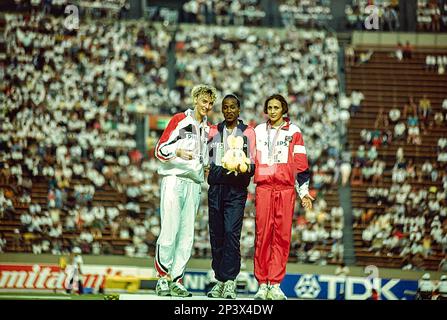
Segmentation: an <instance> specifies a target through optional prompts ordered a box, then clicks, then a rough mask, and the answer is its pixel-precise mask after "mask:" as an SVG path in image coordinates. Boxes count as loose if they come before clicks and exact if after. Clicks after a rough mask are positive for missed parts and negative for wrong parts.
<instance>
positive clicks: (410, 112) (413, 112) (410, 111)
mask: <svg viewBox="0 0 447 320" xmlns="http://www.w3.org/2000/svg"><path fill="white" fill-rule="evenodd" d="M417 115H418V112H417V105H416V103H415V102H414V98H413V96H412V95H410V96H409V97H408V102H407V103H406V104H405V105H404V112H403V118H404V119H405V120H407V119H408V117H410V116H413V117H417Z"/></svg>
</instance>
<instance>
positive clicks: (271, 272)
mask: <svg viewBox="0 0 447 320" xmlns="http://www.w3.org/2000/svg"><path fill="white" fill-rule="evenodd" d="M295 200H296V194H295V189H293V188H291V189H283V190H275V189H272V188H266V187H263V186H260V187H257V188H256V240H255V261H254V273H255V277H256V279H257V280H258V282H259V283H260V284H261V283H268V282H269V283H270V284H277V283H280V282H281V281H282V279H283V278H284V276H285V274H286V265H287V260H288V258H289V251H290V236H291V232H292V218H293V211H294V209H295Z"/></svg>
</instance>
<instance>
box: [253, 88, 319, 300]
mask: <svg viewBox="0 0 447 320" xmlns="http://www.w3.org/2000/svg"><path fill="white" fill-rule="evenodd" d="M287 112H288V105H287V102H286V100H285V99H284V97H282V96H281V95H279V94H275V95H272V96H270V97H269V98H267V100H266V101H265V104H264V113H266V114H267V115H268V118H269V120H268V121H267V122H266V123H262V124H260V125H258V126H257V127H256V128H255V133H256V148H257V150H256V166H255V167H256V169H255V180H254V182H255V183H256V240H255V259H254V273H255V277H256V279H257V280H258V282H259V284H260V286H259V290H258V292H257V293H256V295H255V299H261V300H266V299H272V300H285V299H286V296H285V295H284V293H283V292H282V290H281V288H280V283H281V281H282V279H283V278H284V276H285V273H286V264H287V260H288V257H289V249H290V237H291V229H292V218H293V212H294V208H295V199H296V194H295V189H296V191H298V193H299V195H300V198H301V202H302V205H303V207H304V208H306V209H308V208H312V200H314V199H313V198H312V197H311V196H310V195H309V192H308V190H309V176H310V173H309V166H308V163H307V156H306V148H305V147H304V141H303V136H302V134H301V131H300V129H299V128H298V127H297V126H296V125H295V124H292V123H291V122H290V120H289V119H288V118H287V117H283V116H284V115H285V114H287Z"/></svg>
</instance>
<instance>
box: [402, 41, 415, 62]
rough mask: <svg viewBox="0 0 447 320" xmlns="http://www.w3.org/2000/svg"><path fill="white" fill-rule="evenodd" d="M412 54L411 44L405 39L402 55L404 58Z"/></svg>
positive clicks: (409, 57)
mask: <svg viewBox="0 0 447 320" xmlns="http://www.w3.org/2000/svg"><path fill="white" fill-rule="evenodd" d="M412 55H413V46H412V45H411V44H410V42H409V41H407V42H406V43H405V46H404V48H403V57H404V59H411V57H412Z"/></svg>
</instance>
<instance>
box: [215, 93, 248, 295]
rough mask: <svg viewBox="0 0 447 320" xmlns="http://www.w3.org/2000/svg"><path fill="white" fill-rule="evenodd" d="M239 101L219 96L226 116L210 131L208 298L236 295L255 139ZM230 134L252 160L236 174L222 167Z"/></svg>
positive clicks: (231, 97) (235, 98)
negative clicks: (238, 139)
mask: <svg viewBox="0 0 447 320" xmlns="http://www.w3.org/2000/svg"><path fill="white" fill-rule="evenodd" d="M239 113H240V101H239V99H238V98H237V97H236V96H235V95H233V94H230V95H226V96H225V97H224V99H223V100H222V114H223V116H224V118H225V120H224V121H223V122H221V123H219V124H218V125H217V126H213V127H211V129H210V133H209V150H210V151H209V152H210V154H209V155H210V157H209V158H210V171H209V175H208V184H209V185H210V187H209V190H208V208H209V209H208V210H209V229H210V242H211V252H212V268H213V270H214V273H215V277H216V280H217V281H218V282H217V284H216V285H215V286H214V287H213V288H212V289H211V291H210V292H208V294H207V295H208V297H211V298H228V299H235V298H236V282H235V280H236V277H237V275H238V274H239V271H240V264H241V253H240V237H241V229H242V220H243V217H244V208H245V202H246V200H247V187H248V185H249V183H250V178H251V177H252V176H253V174H254V171H255V170H254V169H255V167H254V158H255V150H256V146H255V144H256V139H255V132H254V129H253V128H252V127H250V126H247V125H246V124H244V123H243V122H242V120H239V119H238V117H239ZM230 135H234V136H241V137H242V138H243V141H244V146H243V151H244V153H245V155H246V156H247V157H248V158H249V159H250V160H251V164H250V165H249V166H248V170H247V171H246V172H245V173H242V172H238V174H237V175H235V173H233V172H231V173H228V170H227V169H225V168H223V167H222V162H221V160H222V157H223V155H224V154H225V152H226V151H227V148H228V146H227V143H226V141H227V139H228V137H229V136H230Z"/></svg>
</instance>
